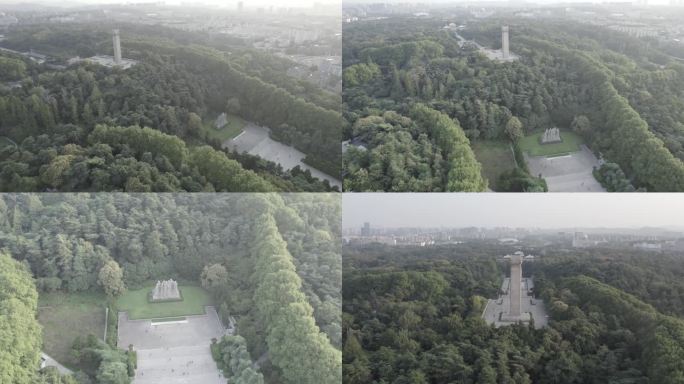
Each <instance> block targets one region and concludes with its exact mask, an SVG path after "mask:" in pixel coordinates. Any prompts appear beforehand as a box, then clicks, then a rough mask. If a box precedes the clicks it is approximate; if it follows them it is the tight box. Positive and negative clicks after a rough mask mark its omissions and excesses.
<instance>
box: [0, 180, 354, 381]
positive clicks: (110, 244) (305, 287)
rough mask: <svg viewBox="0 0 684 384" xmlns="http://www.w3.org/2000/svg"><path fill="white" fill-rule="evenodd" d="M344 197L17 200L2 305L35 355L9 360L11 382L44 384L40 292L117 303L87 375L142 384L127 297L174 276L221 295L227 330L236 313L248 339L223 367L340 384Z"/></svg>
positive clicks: (87, 355) (9, 215)
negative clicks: (121, 332) (121, 322)
mask: <svg viewBox="0 0 684 384" xmlns="http://www.w3.org/2000/svg"><path fill="white" fill-rule="evenodd" d="M339 200H340V199H339V197H338V196H335V195H334V194H283V195H278V194H175V195H174V194H161V195H158V194H93V195H90V194H71V195H69V194H43V195H36V194H5V195H3V196H2V197H1V198H0V212H1V214H0V217H2V219H0V250H2V252H3V256H2V257H1V258H0V263H1V264H2V265H3V268H2V269H1V270H0V273H2V274H8V275H11V276H9V277H8V278H7V279H4V278H2V279H0V284H2V285H3V287H2V289H0V292H3V293H2V294H0V303H1V304H0V305H1V306H2V307H3V308H5V307H7V309H8V310H9V312H10V317H9V318H8V325H9V328H8V329H9V334H8V336H5V333H4V332H3V337H9V339H8V340H5V341H8V342H9V343H10V344H13V343H17V344H16V345H17V346H21V348H16V349H11V350H10V351H8V353H9V355H8V356H0V357H1V358H0V364H3V369H2V374H5V375H11V376H9V377H12V378H15V377H16V378H17V379H16V381H11V382H16V383H33V382H36V381H31V380H33V378H34V375H35V374H36V372H37V369H38V366H37V364H38V362H37V351H39V350H40V349H39V348H40V347H41V339H40V331H39V330H40V327H39V326H38V325H37V323H35V311H36V298H37V296H38V295H39V294H40V295H42V294H49V293H56V292H60V293H63V294H65V295H68V294H77V293H84V292H89V291H96V292H104V293H106V294H107V296H108V297H109V298H110V303H109V305H110V308H112V310H111V311H110V314H111V316H110V319H109V320H110V328H109V330H110V332H109V333H108V336H107V342H108V343H109V344H106V343H103V342H102V341H101V340H98V339H97V338H94V337H90V338H89V337H87V335H83V337H82V338H79V340H77V341H74V349H75V350H76V351H77V355H78V356H77V357H78V361H79V364H78V368H79V369H80V370H81V371H82V372H81V373H79V375H77V379H78V381H79V382H81V383H84V382H86V383H90V382H91V381H87V380H92V382H94V383H100V384H109V383H122V382H128V381H126V379H127V376H128V375H130V374H131V372H132V370H133V369H134V366H135V364H134V363H129V358H128V357H129V352H128V351H120V350H117V349H115V348H113V347H115V346H116V339H117V338H116V316H115V315H114V314H115V313H116V312H114V311H115V310H116V308H115V307H113V305H114V304H113V303H114V299H115V298H116V297H117V296H118V295H120V294H121V293H123V292H124V291H126V290H133V289H139V288H142V287H145V286H146V285H147V284H149V283H150V282H151V281H156V280H161V279H168V278H174V279H177V280H181V281H186V282H190V283H193V282H194V284H196V285H201V286H202V287H203V288H204V289H206V290H207V291H209V293H210V294H211V296H212V297H213V299H214V302H215V303H216V309H217V311H218V313H219V317H220V318H221V319H222V321H224V322H226V324H227V322H228V318H229V316H234V317H235V318H236V319H237V330H238V334H239V335H240V336H241V338H237V339H236V338H233V339H226V340H225V341H221V343H222V344H220V346H219V344H216V345H217V347H216V348H218V349H217V352H216V353H217V355H218V356H219V360H220V361H221V362H222V363H221V364H222V365H221V366H222V367H232V368H231V369H237V368H236V367H239V365H238V364H237V362H238V361H243V360H249V361H257V360H258V361H259V368H258V369H259V371H260V372H261V374H263V376H264V381H265V382H266V383H312V384H313V383H339V382H340V381H341V361H342V360H341V359H342V357H341V351H340V349H341V325H340V324H341V319H340V312H341V311H340V308H341V278H342V277H341V258H340V250H339V244H340V242H341V239H340V238H339V234H340V232H341V231H340V228H339V226H340V220H339V217H340V201H339ZM8 255H11V257H12V258H10V257H9V256H8ZM7 284H10V285H9V286H8V285H7ZM3 294H4V295H10V296H11V295H15V296H17V297H16V298H13V297H5V296H3ZM103 304H104V303H103ZM3 319H4V317H3ZM111 322H113V324H112V323H111ZM3 329H6V328H5V327H3ZM17 340H21V341H20V342H17ZM236 343H237V344H236ZM3 344H4V343H3ZM240 345H243V346H242V347H240ZM207 347H208V346H207ZM131 353H133V352H131ZM245 354H246V355H245ZM226 356H228V357H227V358H226ZM230 356H232V357H230ZM247 357H249V359H247ZM233 359H235V360H234V361H233ZM224 363H225V364H227V365H223V364H224ZM105 364H106V365H105ZM231 364H232V365H231ZM243 371H244V372H243ZM231 372H233V373H235V371H231ZM2 374H0V375H2ZM51 374H55V373H54V372H51ZM242 374H244V375H245V376H244V377H245V380H247V378H249V377H252V378H254V376H255V373H254V371H252V370H246V369H241V370H240V375H242ZM0 377H2V376H0ZM107 377H111V379H107ZM122 377H123V378H122ZM63 380H70V379H68V378H66V377H65V378H63ZM119 380H124V381H119ZM249 382H251V381H249ZM65 383H71V381H65Z"/></svg>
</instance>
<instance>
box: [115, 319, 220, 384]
mask: <svg viewBox="0 0 684 384" xmlns="http://www.w3.org/2000/svg"><path fill="white" fill-rule="evenodd" d="M224 333H225V330H224V328H223V325H222V324H221V321H220V320H219V317H218V314H217V313H216V310H215V309H214V307H210V306H209V307H206V314H204V315H198V316H186V317H185V319H184V320H180V321H172V322H167V323H164V322H154V323H153V322H152V321H151V320H129V319H128V316H127V314H126V313H125V312H120V313H119V335H118V337H119V339H118V346H119V348H121V349H128V346H129V345H133V349H134V350H136V351H137V353H138V368H137V369H136V371H135V378H134V379H133V383H134V384H152V383H170V384H205V383H206V384H225V382H226V379H225V378H223V377H222V375H221V373H220V371H219V370H218V368H217V367H216V363H215V362H214V360H213V358H212V356H211V349H210V347H209V346H210V344H211V339H212V338H216V339H220V338H221V337H222V336H223V335H224Z"/></svg>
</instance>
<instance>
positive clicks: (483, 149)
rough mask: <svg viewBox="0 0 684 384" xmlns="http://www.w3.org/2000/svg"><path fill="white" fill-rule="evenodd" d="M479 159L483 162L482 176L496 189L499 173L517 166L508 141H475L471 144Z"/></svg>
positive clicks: (490, 186)
mask: <svg viewBox="0 0 684 384" xmlns="http://www.w3.org/2000/svg"><path fill="white" fill-rule="evenodd" d="M471 147H472V148H473V151H474V152H475V157H476V158H477V161H479V162H480V164H482V177H484V178H485V179H487V180H488V181H489V188H492V189H494V186H495V184H496V180H497V179H498V178H499V175H500V174H502V173H504V172H505V171H508V170H511V169H513V168H515V158H514V157H513V152H512V151H511V148H510V144H509V143H508V142H506V141H484V140H478V141H473V142H472V144H471Z"/></svg>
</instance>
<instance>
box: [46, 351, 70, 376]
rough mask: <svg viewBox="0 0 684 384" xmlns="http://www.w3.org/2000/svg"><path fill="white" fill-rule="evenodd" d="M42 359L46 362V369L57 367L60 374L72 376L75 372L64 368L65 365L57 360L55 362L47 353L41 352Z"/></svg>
mask: <svg viewBox="0 0 684 384" xmlns="http://www.w3.org/2000/svg"><path fill="white" fill-rule="evenodd" d="M40 357H41V358H42V359H43V360H44V362H45V366H46V367H55V368H57V370H58V371H59V373H61V374H62V375H70V374H72V373H73V372H72V371H71V369H69V368H67V367H65V366H63V365H62V364H60V363H59V362H58V361H57V360H55V359H53V358H52V357H50V356H48V354H47V353H45V352H41V353H40Z"/></svg>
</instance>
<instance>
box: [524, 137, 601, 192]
mask: <svg viewBox="0 0 684 384" xmlns="http://www.w3.org/2000/svg"><path fill="white" fill-rule="evenodd" d="M525 161H526V162H527V166H528V167H529V169H530V174H532V175H533V176H539V175H540V174H541V175H542V177H543V178H544V179H546V184H547V185H548V187H549V192H605V189H604V188H603V187H602V186H601V184H600V183H599V182H598V181H597V180H596V179H595V178H594V175H593V173H592V171H593V169H594V167H597V168H598V167H599V161H598V159H597V158H596V156H594V154H593V153H592V152H591V151H590V150H589V148H587V147H586V146H585V145H581V146H580V150H579V151H577V152H573V153H570V154H567V155H563V156H555V157H546V156H529V155H528V154H527V153H525Z"/></svg>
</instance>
